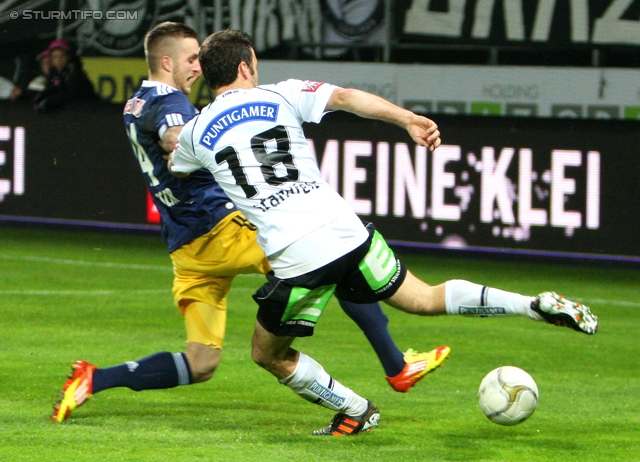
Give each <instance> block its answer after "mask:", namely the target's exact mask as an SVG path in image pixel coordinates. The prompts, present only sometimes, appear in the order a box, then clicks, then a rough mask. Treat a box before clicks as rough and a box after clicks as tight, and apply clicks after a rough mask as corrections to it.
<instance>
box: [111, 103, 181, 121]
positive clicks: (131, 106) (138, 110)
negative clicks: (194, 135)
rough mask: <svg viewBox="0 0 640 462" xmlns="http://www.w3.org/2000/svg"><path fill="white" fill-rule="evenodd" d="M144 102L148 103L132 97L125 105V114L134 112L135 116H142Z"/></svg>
mask: <svg viewBox="0 0 640 462" xmlns="http://www.w3.org/2000/svg"><path fill="white" fill-rule="evenodd" d="M144 103H146V101H145V100H143V99H140V98H137V97H134V98H131V99H130V100H129V101H127V104H125V105H124V114H132V115H133V116H135V117H140V114H142V107H143V106H144ZM183 125H184V124H183Z"/></svg>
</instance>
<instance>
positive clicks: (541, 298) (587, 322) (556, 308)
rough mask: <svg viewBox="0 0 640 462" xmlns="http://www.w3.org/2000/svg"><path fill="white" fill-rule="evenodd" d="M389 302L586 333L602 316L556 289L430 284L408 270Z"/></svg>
mask: <svg viewBox="0 0 640 462" xmlns="http://www.w3.org/2000/svg"><path fill="white" fill-rule="evenodd" d="M386 301H387V302H388V303H389V304H390V305H391V306H393V307H395V308H398V309H401V310H403V311H406V312H408V313H413V314H419V315H425V316H434V315H442V314H448V315H463V316H469V317H483V318H485V317H505V316H524V317H528V318H530V319H533V320H534V321H546V322H548V323H550V324H555V325H558V326H564V327H569V328H572V329H574V330H577V331H579V332H584V333H586V334H595V333H596V331H597V330H598V318H597V317H596V316H595V315H594V314H593V313H591V310H590V309H589V308H588V307H587V306H585V305H582V304H580V303H575V302H572V301H570V300H567V299H566V298H564V297H562V296H560V295H557V294H556V293H554V292H543V293H542V294H540V295H538V296H537V297H531V296H527V295H522V294H518V293H515V292H508V291H505V290H501V289H496V288H494V287H489V286H483V285H480V284H476V283H474V282H469V281H464V280H461V279H453V280H449V281H447V282H445V283H443V284H439V285H437V286H429V285H428V284H426V283H424V282H422V281H420V280H419V279H418V278H416V277H415V276H413V275H412V274H411V273H410V272H408V271H407V276H406V278H405V280H404V282H403V283H402V285H401V286H400V288H399V289H398V291H397V292H396V293H395V294H394V295H393V296H391V297H390V298H389V299H387V300H386Z"/></svg>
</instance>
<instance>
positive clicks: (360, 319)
mask: <svg viewBox="0 0 640 462" xmlns="http://www.w3.org/2000/svg"><path fill="white" fill-rule="evenodd" d="M338 302H339V303H340V306H341V307H342V310H343V311H344V312H345V313H346V314H347V316H349V317H350V318H351V319H352V320H353V322H355V323H356V324H357V325H358V327H359V328H360V330H362V332H363V333H364V335H365V337H367V340H368V341H369V343H370V344H371V346H372V347H373V350H374V351H375V352H376V355H377V356H378V359H379V360H380V363H382V367H383V368H384V371H385V372H386V374H387V376H390V377H393V376H395V375H398V374H399V373H400V372H402V369H403V368H404V366H405V362H404V358H403V355H402V352H401V351H400V350H399V349H398V347H397V346H396V344H395V342H394V341H393V338H392V337H391V334H390V333H389V328H388V324H389V319H388V318H387V315H386V314H384V312H383V311H382V308H381V307H380V304H379V303H366V304H358V303H352V302H348V301H346V300H341V299H340V298H338Z"/></svg>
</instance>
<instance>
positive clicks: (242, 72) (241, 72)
mask: <svg viewBox="0 0 640 462" xmlns="http://www.w3.org/2000/svg"><path fill="white" fill-rule="evenodd" d="M251 75H253V74H252V72H251V68H250V67H249V65H248V64H247V63H246V62H244V61H240V64H239V65H238V77H240V76H242V77H243V78H244V79H245V80H249V76H251Z"/></svg>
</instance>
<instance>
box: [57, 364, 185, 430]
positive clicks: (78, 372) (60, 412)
mask: <svg viewBox="0 0 640 462" xmlns="http://www.w3.org/2000/svg"><path fill="white" fill-rule="evenodd" d="M71 368H72V369H71V374H70V375H69V379H68V380H67V381H66V382H65V383H64V385H63V387H62V392H61V393H60V397H59V400H58V402H56V404H54V407H53V414H52V415H51V420H53V421H55V422H62V421H64V420H66V419H68V418H69V416H70V415H71V413H72V412H73V411H74V410H75V409H77V408H78V407H80V406H82V405H83V404H84V403H86V401H87V400H88V399H89V398H90V397H91V396H92V395H94V394H96V393H99V392H101V391H103V390H106V389H109V388H115V387H128V388H130V389H132V390H135V391H141V390H152V389H162V388H173V387H176V386H178V385H188V384H189V383H191V382H190V380H191V379H190V372H189V366H188V363H187V360H186V357H185V354H184V353H170V352H168V351H163V352H159V353H154V354H152V355H150V356H147V357H145V358H142V359H139V360H137V361H127V362H126V363H122V364H119V365H117V366H113V367H108V368H98V367H96V366H95V365H93V364H91V363H89V362H87V361H77V362H76V363H74V364H73V365H72V366H71Z"/></svg>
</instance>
